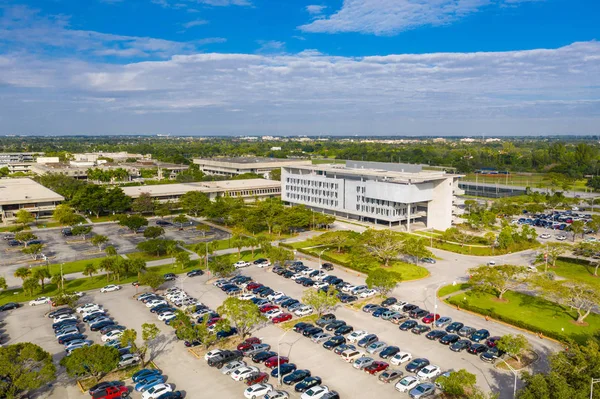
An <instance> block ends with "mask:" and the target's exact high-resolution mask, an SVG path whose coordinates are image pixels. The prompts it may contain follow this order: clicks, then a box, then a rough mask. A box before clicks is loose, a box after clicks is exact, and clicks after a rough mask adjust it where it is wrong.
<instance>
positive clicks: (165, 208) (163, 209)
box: [154, 203, 171, 219]
mask: <svg viewBox="0 0 600 399" xmlns="http://www.w3.org/2000/svg"><path fill="white" fill-rule="evenodd" d="M154 214H155V215H156V216H159V217H160V218H161V219H162V218H164V217H165V216H169V215H170V214H171V209H170V208H169V205H168V204H166V203H163V204H159V205H157V206H156V207H155V208H154Z"/></svg>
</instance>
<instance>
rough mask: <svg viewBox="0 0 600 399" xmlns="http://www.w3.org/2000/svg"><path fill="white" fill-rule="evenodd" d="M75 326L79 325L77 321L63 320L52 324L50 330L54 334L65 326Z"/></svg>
mask: <svg viewBox="0 0 600 399" xmlns="http://www.w3.org/2000/svg"><path fill="white" fill-rule="evenodd" d="M77 324H79V321H78V320H63V321H59V322H58V323H54V324H52V329H53V330H54V331H55V332H56V331H58V330H60V329H61V328H63V327H65V326H76V325H77Z"/></svg>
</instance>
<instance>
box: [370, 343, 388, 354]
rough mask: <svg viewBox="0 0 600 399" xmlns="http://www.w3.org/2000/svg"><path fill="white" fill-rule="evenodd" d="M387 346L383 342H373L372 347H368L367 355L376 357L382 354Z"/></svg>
mask: <svg viewBox="0 0 600 399" xmlns="http://www.w3.org/2000/svg"><path fill="white" fill-rule="evenodd" d="M386 346H387V344H386V343H385V342H383V341H377V342H373V343H372V344H371V345H369V346H367V353H370V354H371V355H374V354H376V353H379V352H381V351H382V350H383V349H384V348H385V347H386Z"/></svg>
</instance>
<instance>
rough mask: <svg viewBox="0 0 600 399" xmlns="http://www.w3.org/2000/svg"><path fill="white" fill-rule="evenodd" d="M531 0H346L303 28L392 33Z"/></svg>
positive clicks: (325, 30)
mask: <svg viewBox="0 0 600 399" xmlns="http://www.w3.org/2000/svg"><path fill="white" fill-rule="evenodd" d="M528 1H536V0H344V3H343V5H342V8H341V9H339V10H338V11H336V12H334V13H333V14H331V15H329V16H327V17H325V18H318V19H316V20H314V21H312V22H310V23H308V24H305V25H302V26H300V29H301V30H303V31H305V32H322V33H339V32H360V33H369V34H375V35H393V34H397V33H399V32H403V31H407V30H411V29H415V28H418V27H420V26H440V25H445V24H448V23H451V22H453V21H456V20H458V19H460V18H463V17H465V16H467V15H469V14H472V13H474V12H477V11H479V10H481V9H482V8H484V7H486V6H490V5H492V4H497V5H513V6H514V5H517V4H518V3H522V2H528ZM309 7H311V6H309Z"/></svg>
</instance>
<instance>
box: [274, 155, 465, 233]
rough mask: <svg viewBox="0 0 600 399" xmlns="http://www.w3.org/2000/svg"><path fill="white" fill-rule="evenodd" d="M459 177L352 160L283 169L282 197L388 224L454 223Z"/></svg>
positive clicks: (414, 167) (441, 227)
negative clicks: (336, 163) (455, 193)
mask: <svg viewBox="0 0 600 399" xmlns="http://www.w3.org/2000/svg"><path fill="white" fill-rule="evenodd" d="M458 177H460V176H458V175H451V174H446V173H445V172H442V171H424V170H422V168H421V167H420V166H418V165H402V164H383V163H370V162H356V161H347V162H346V165H345V166H343V165H311V166H290V167H284V168H282V173H281V185H282V192H281V199H282V200H283V201H285V202H287V203H289V204H296V205H300V204H301V205H305V206H307V207H309V208H311V209H313V210H315V211H320V212H323V213H328V214H332V215H335V216H340V217H345V218H348V219H355V220H359V221H363V222H369V223H375V224H385V225H388V226H390V227H391V226H399V225H405V226H406V229H407V230H408V229H410V225H411V223H414V222H423V223H424V224H425V225H426V226H427V227H428V228H434V229H439V230H445V229H447V228H448V227H450V226H451V225H452V220H453V211H454V207H453V201H454V190H455V188H457V184H456V180H457V178H458Z"/></svg>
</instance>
